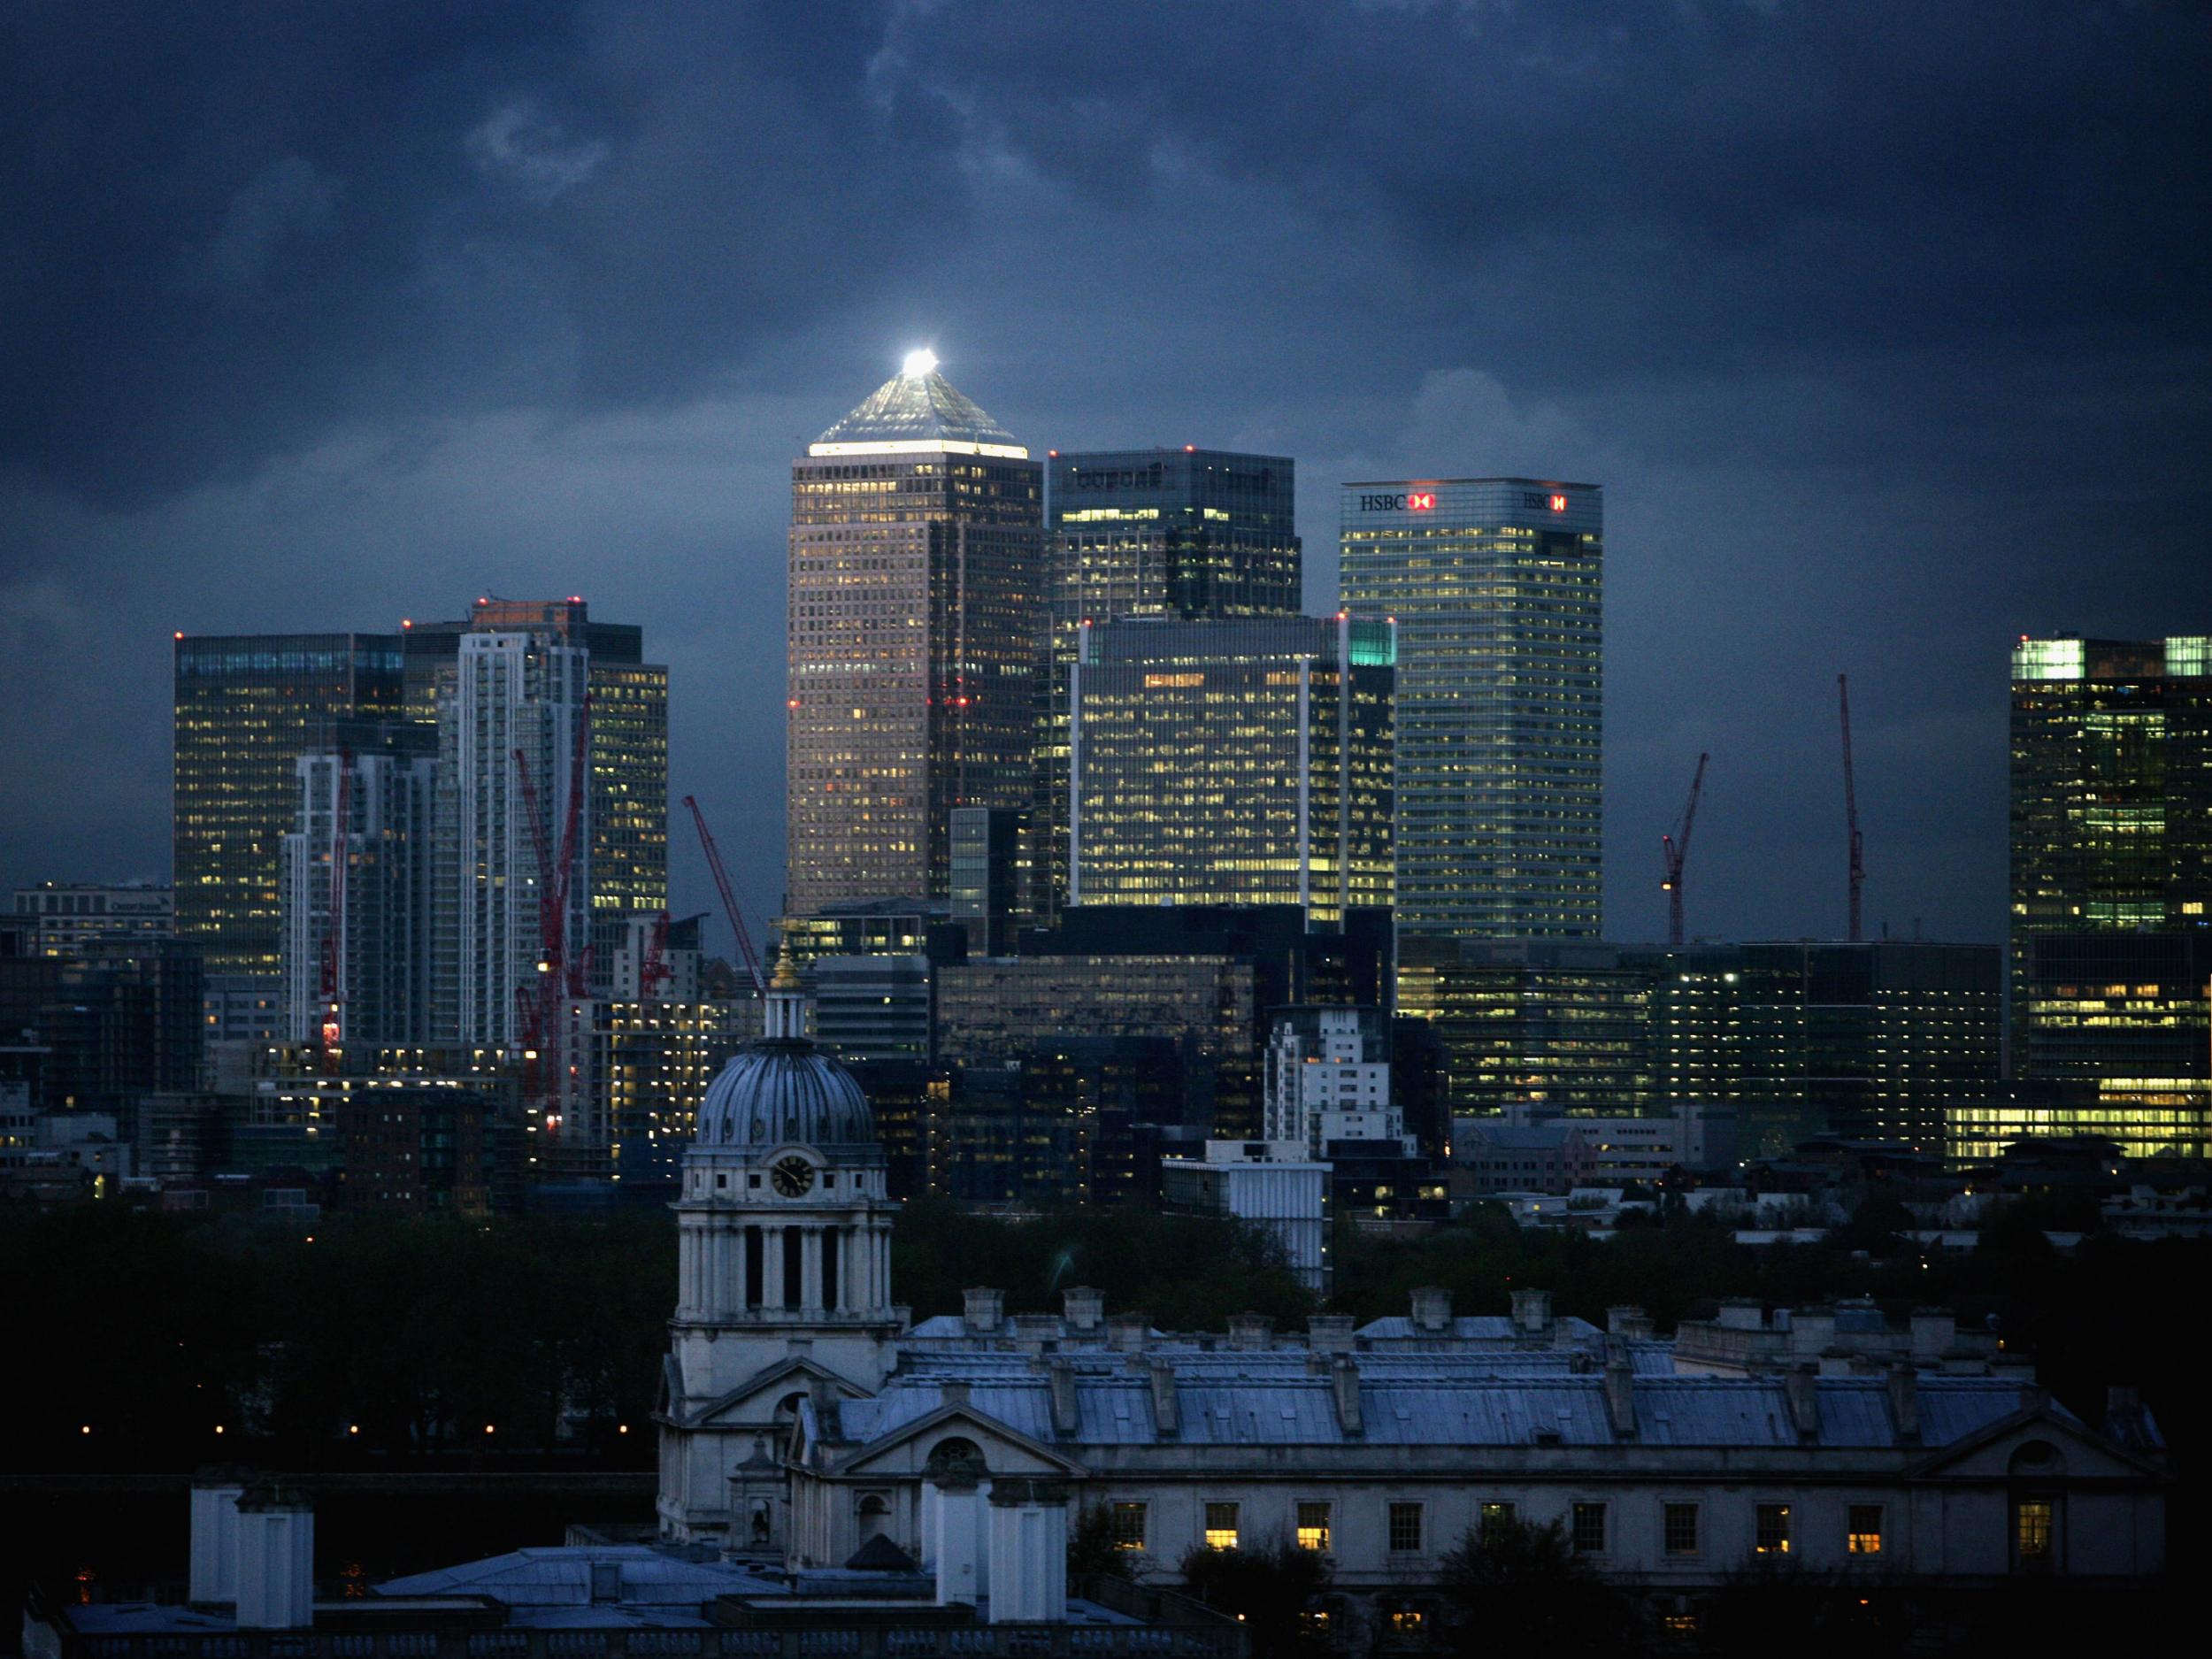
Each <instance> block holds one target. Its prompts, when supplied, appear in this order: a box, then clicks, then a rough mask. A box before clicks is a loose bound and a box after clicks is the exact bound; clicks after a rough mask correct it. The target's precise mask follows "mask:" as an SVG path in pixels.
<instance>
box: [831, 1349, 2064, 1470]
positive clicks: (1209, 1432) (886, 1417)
mask: <svg viewBox="0 0 2212 1659" xmlns="http://www.w3.org/2000/svg"><path fill="white" fill-rule="evenodd" d="M1238 1357H1240V1358H1243V1359H1247V1360H1264V1359H1266V1358H1267V1357H1268V1356H1262V1355H1248V1356H1238ZM1532 1357H1543V1356H1532ZM1415 1358H1416V1356H1408V1358H1407V1359H1406V1360H1405V1361H1402V1362H1400V1363H1394V1364H1382V1365H1379V1364H1375V1363H1372V1362H1371V1359H1370V1357H1369V1356H1362V1357H1361V1363H1360V1391H1359V1393H1360V1430H1361V1432H1359V1433H1358V1434H1357V1435H1356V1436H1352V1435H1347V1434H1346V1433H1345V1432H1344V1431H1343V1428H1342V1425H1340V1422H1339V1420H1338V1416H1337V1409H1336V1401H1335V1395H1334V1392H1333V1385H1332V1383H1331V1381H1330V1379H1328V1378H1326V1377H1323V1376H1316V1375H1308V1374H1302V1373H1299V1372H1294V1371H1289V1370H1287V1369H1279V1368H1269V1367H1266V1366H1263V1365H1262V1366H1254V1367H1252V1368H1251V1369H1250V1370H1248V1371H1246V1372H1244V1373H1243V1374H1233V1373H1230V1372H1226V1371H1221V1370H1218V1369H1212V1368H1207V1367H1192V1368H1189V1369H1186V1368H1185V1367H1183V1366H1181V1365H1178V1366H1177V1367H1176V1387H1175V1398H1176V1415H1177V1419H1178V1425H1179V1427H1178V1432H1176V1433H1174V1434H1172V1435H1166V1436H1164V1435H1162V1434H1161V1433H1160V1432H1159V1426H1158V1423H1157V1421H1156V1417H1155V1416H1154V1413H1153V1397H1152V1386H1151V1382H1150V1379H1148V1378H1146V1377H1142V1376H1138V1375H1135V1374H1133V1373H1123V1374H1120V1375H1112V1374H1104V1373H1101V1372H1099V1371H1087V1370H1078V1371H1077V1373H1076V1376H1075V1379H1074V1381H1075V1406H1076V1427H1075V1430H1074V1432H1072V1433H1070V1434H1065V1435H1063V1434H1060V1433H1058V1432H1056V1431H1055V1429H1054V1427H1053V1418H1052V1395H1051V1389H1050V1386H1049V1384H1048V1380H1047V1379H1046V1378H1045V1377H1044V1376H1042V1375H1041V1374H1037V1373H1035V1372H1032V1373H1031V1374H1030V1375H1028V1376H1026V1377H1016V1376H1010V1375H1003V1374H1001V1375H994V1376H991V1377H990V1378H988V1379H987V1380H986V1379H974V1380H971V1381H970V1382H969V1391H968V1403H969V1404H970V1405H971V1406H972V1408H973V1409H975V1410H976V1411H977V1412H979V1413H980V1414H981V1415H982V1416H984V1417H988V1418H990V1419H992V1420H994V1421H995V1422H998V1423H1002V1424H1003V1425H1005V1426H1006V1427H1008V1428H1010V1429H1011V1430H1013V1431H1015V1432H1017V1433H1019V1434H1022V1435H1025V1436H1026V1437H1028V1438H1029V1439H1031V1440H1036V1441H1039V1442H1041V1443H1043V1444H1047V1445H1051V1444H1062V1445H1068V1446H1083V1445H1091V1446H1148V1445H1155V1444H1165V1445H1181V1446H1329V1445H1340V1444H1364V1445H1370V1446H1384V1445H1397V1446H1436V1447H1466V1446H1531V1445H1534V1444H1536V1443H1537V1442H1538V1437H1539V1435H1544V1436H1546V1437H1547V1438H1548V1437H1549V1436H1550V1435H1554V1434H1555V1435H1556V1436H1557V1437H1558V1443H1559V1444H1561V1445H1566V1446H1603V1445H1610V1444H1612V1443H1614V1442H1615V1441H1616V1440H1620V1439H1621V1437H1620V1436H1618V1435H1617V1434H1616V1433H1615V1432H1614V1430H1613V1426H1612V1420H1611V1418H1610V1417H1609V1415H1608V1413H1607V1410H1606V1404H1605V1384H1604V1379H1603V1377H1602V1376H1601V1375H1600V1374H1598V1373H1596V1372H1594V1371H1585V1372H1580V1373H1577V1372H1573V1371H1569V1370H1566V1369H1563V1368H1561V1369H1556V1370H1552V1371H1548V1372H1545V1371H1530V1372H1527V1373H1524V1374H1490V1375H1484V1374H1483V1373H1482V1372H1481V1371H1480V1370H1479V1368H1477V1367H1471V1366H1466V1365H1460V1366H1455V1367H1452V1368H1449V1369H1447V1368H1446V1367H1443V1366H1432V1367H1424V1366H1422V1365H1420V1364H1418V1363H1414V1360H1415ZM949 1380H950V1379H949V1378H947V1377H945V1376H942V1375H933V1376H905V1375H901V1376H896V1377H894V1378H893V1379H891V1380H890V1382H889V1383H887V1385H886V1386H885V1387H884V1390H883V1392H882V1393H881V1394H878V1395H877V1396H876V1397H875V1398H873V1399H872V1400H849V1401H846V1402H843V1403H842V1405H841V1407H840V1409H839V1414H838V1422H837V1427H838V1430H839V1438H840V1439H841V1440H842V1441H843V1442H845V1443H847V1444H859V1445H866V1444H871V1443H873V1442H875V1441H878V1440H884V1439H886V1438H887V1437H889V1436H890V1435H893V1434H895V1433H896V1432H898V1431H899V1430H900V1429H902V1428H903V1427H905V1426H906V1425H909V1424H910V1423H913V1422H915V1421H917V1420H918V1419H919V1418H921V1417H926V1416H927V1415H928V1414H929V1413H930V1412H933V1411H934V1410H936V1409H938V1408H939V1407H940V1406H941V1405H943V1404H944V1403H946V1399H945V1384H946V1382H948V1381H949ZM1814 1388H1815V1399H1816V1402H1817V1410H1818V1413H1819V1423H1820V1426H1819V1432H1818V1434H1817V1437H1816V1438H1817V1441H1818V1443H1819V1444H1820V1445H1822V1446H1824V1447H1829V1448H1898V1447H1900V1446H1901V1445H1903V1444H1904V1443H1905V1442H1903V1441H1902V1440H1901V1439H1900V1437H1899V1435H1898V1432H1897V1425H1896V1423H1895V1421H1894V1418H1893V1414H1892V1411H1891V1409H1890V1398H1889V1389H1888V1385H1887V1383H1886V1381H1884V1380H1882V1379H1861V1378H1822V1379H1818V1380H1817V1381H1816V1383H1815V1385H1814ZM1632 1394H1633V1398H1634V1404H1635V1418H1636V1433H1635V1436H1634V1437H1633V1439H1634V1442H1635V1443H1640V1444H1642V1445H1645V1446H1704V1447H1763V1446H1775V1447H1780V1446H1788V1447H1794V1446H1797V1445H1798V1444H1800V1440H1799V1437H1798V1432H1797V1428H1796V1425H1795V1423H1794V1421H1793V1419H1792V1417H1791V1416H1790V1409H1789V1399H1788V1395H1787V1393H1786V1386H1785V1385H1784V1383H1783V1381H1782V1379H1780V1378H1778V1377H1766V1378H1733V1377H1676V1376H1670V1375H1655V1374H1652V1373H1650V1372H1648V1371H1643V1372H1641V1373H1640V1374H1637V1375H1636V1376H1635V1378H1634V1380H1633V1382H1632ZM2026 1397H2027V1396H2025V1395H2024V1393H2023V1390H2022V1388H2021V1386H2020V1385H2019V1384H2017V1383H2016V1382H2010V1381H2007V1380H2003V1379H1994V1378H1985V1377H1971V1378H1954V1377H1939V1376H1932V1375H1931V1376H1926V1377H1923V1378H1922V1379H1920V1383H1919V1388H1918V1399H1919V1419H1920V1439H1919V1444H1920V1445H1922V1446H1925V1447H1938V1446H1944V1445H1948V1444H1950V1443H1951V1442H1953V1441H1955V1440H1963V1439H1965V1438H1967V1437H1969V1436H1970V1435H1972V1434H1975V1433H1978V1432H1980V1431H1981V1430H1983V1429H1985V1428H1986V1427H1988V1426H1989V1425H1991V1424H1993V1423H1995V1422H1998V1421H1999V1420H2001V1419H2002V1418H2004V1417H2010V1416H2011V1415H2013V1414H2014V1413H2015V1412H2016V1411H2018V1410H2019V1409H2021V1407H2022V1405H2023V1404H2024V1401H2025V1399H2026Z"/></svg>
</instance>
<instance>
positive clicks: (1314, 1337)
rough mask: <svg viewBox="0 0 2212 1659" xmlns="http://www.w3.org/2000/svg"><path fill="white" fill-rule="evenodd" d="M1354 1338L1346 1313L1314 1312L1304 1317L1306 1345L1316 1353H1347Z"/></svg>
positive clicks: (1350, 1322)
mask: <svg viewBox="0 0 2212 1659" xmlns="http://www.w3.org/2000/svg"><path fill="white" fill-rule="evenodd" d="M1355 1340H1356V1339H1355V1338H1354V1336H1353V1334H1352V1316H1351V1315H1350V1314H1348V1313H1316V1314H1309V1315H1308V1316H1307V1317H1306V1346H1307V1347H1308V1348H1310V1349H1312V1351H1313V1352H1315V1353H1316V1354H1348V1353H1350V1352H1351V1351H1352V1347H1353V1344H1354V1342H1355Z"/></svg>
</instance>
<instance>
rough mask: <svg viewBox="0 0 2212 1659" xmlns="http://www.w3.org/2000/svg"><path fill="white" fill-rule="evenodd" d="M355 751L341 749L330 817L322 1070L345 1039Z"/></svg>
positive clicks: (330, 1067) (329, 1067) (333, 1062)
mask: <svg viewBox="0 0 2212 1659" xmlns="http://www.w3.org/2000/svg"><path fill="white" fill-rule="evenodd" d="M352 808H353V751H352V750H351V749H339V751H338V800H337V806H336V810H334V812H333V813H332V814H331V819H330V904H329V907H328V909H327V910H326V911H325V912H324V916H323V972H322V986H321V990H322V1004H323V1025H322V1036H323V1070H324V1071H336V1070H337V1069H338V1051H339V1049H340V1048H341V1047H342V1045H343V1043H344V1041H345V1016H344V1011H343V1010H344V1007H345V992H344V988H343V984H342V974H341V972H340V968H341V966H342V964H341V961H340V952H341V950H342V949H343V943H344V940H343V935H344V933H345V929H346V833H347V831H348V830H349V828H350V827H351V826H352Z"/></svg>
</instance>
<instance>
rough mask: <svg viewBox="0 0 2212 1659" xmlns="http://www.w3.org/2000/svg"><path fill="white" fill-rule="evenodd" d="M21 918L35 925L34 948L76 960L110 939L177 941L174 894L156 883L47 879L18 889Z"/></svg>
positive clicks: (32, 931)
mask: <svg viewBox="0 0 2212 1659" xmlns="http://www.w3.org/2000/svg"><path fill="white" fill-rule="evenodd" d="M15 914H16V915H17V916H18V917H19V918H27V920H28V921H29V923H30V924H31V935H30V938H31V943H30V949H31V950H32V951H33V952H34V953H35V954H36V955H38V956H73V955H75V954H76V953H78V952H79V951H81V950H83V949H86V948H87V947H88V946H90V945H94V944H97V943H101V942H103V941H109V940H148V939H169V938H173V937H174V936H175V934H176V931H177V907H176V898H175V895H174V894H173V893H172V891H171V890H170V889H169V888H168V887H161V886H157V885H156V884H154V883H153V882H150V881H124V882H115V883H107V882H94V881H42V882H40V883H39V884H38V885H37V886H36V887H18V888H17V889H16V890H15Z"/></svg>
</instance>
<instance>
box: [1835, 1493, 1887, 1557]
mask: <svg viewBox="0 0 2212 1659" xmlns="http://www.w3.org/2000/svg"><path fill="white" fill-rule="evenodd" d="M1844 1547H1845V1548H1847V1550H1848V1551H1849V1552H1850V1553H1851V1554H1852V1555H1880V1554H1881V1553H1882V1506H1881V1505H1880V1504H1878V1503H1855V1504H1853V1505H1852V1506H1851V1530H1850V1532H1848V1533H1847V1534H1846V1537H1845V1545H1844Z"/></svg>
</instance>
